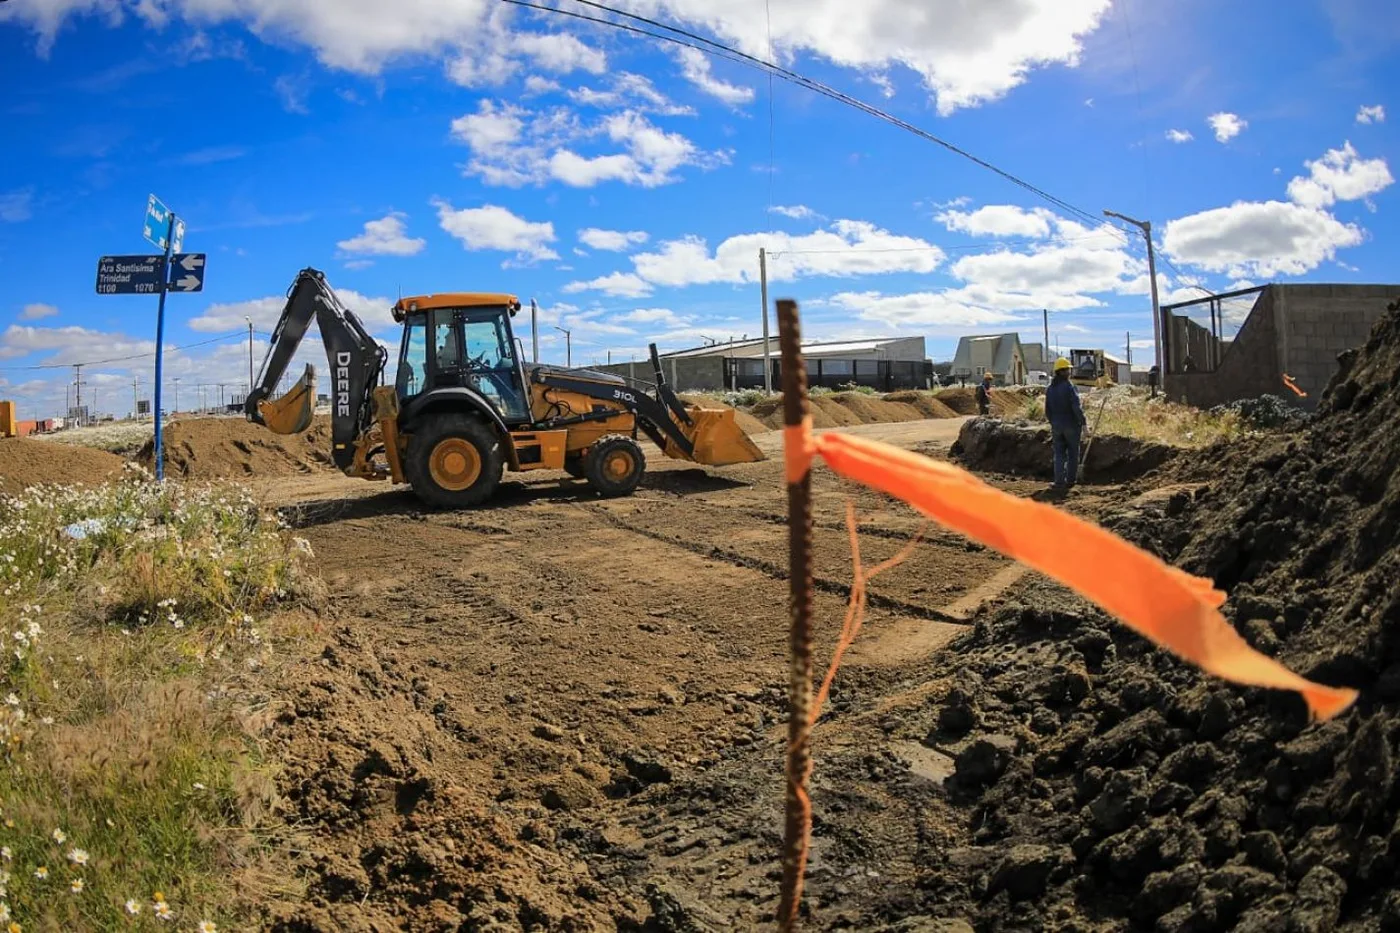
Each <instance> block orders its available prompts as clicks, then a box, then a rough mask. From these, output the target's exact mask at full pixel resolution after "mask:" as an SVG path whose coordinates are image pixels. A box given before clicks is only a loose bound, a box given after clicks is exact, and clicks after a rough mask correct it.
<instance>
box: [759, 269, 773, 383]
mask: <svg viewBox="0 0 1400 933" xmlns="http://www.w3.org/2000/svg"><path fill="white" fill-rule="evenodd" d="M758 282H759V291H760V294H761V295H762V299H763V391H764V392H772V391H773V361H772V360H771V359H770V358H769V356H768V251H767V250H766V249H764V248H763V247H762V246H760V247H759V248H758Z"/></svg>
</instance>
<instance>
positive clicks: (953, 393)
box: [935, 388, 1034, 418]
mask: <svg viewBox="0 0 1400 933" xmlns="http://www.w3.org/2000/svg"><path fill="white" fill-rule="evenodd" d="M1033 395H1034V393H1032V392H1030V391H1029V390H1025V389H993V390H992V414H993V415H995V416H997V417H998V418H1007V417H1014V416H1016V415H1020V414H1021V413H1022V412H1024V411H1025V410H1026V400H1027V399H1029V398H1032V397H1033ZM935 397H936V398H937V399H938V401H940V402H942V403H943V404H944V405H947V406H948V407H949V408H951V409H952V410H953V411H954V412H956V413H957V414H959V415H975V414H977V389H976V388H966V389H963V388H957V389H944V390H942V391H941V392H939V393H938V394H937V396H935Z"/></svg>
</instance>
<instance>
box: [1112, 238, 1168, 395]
mask: <svg viewBox="0 0 1400 933" xmlns="http://www.w3.org/2000/svg"><path fill="white" fill-rule="evenodd" d="M1104 216H1106V217H1117V218H1118V219H1119V220H1121V221H1123V222H1124V223H1130V224H1132V225H1133V226H1134V227H1137V228H1138V229H1139V230H1141V231H1142V236H1143V239H1145V240H1147V278H1148V279H1149V281H1150V282H1151V285H1152V345H1153V347H1155V348H1156V359H1155V361H1154V362H1155V363H1156V365H1157V381H1158V383H1159V384H1160V385H1161V387H1162V391H1163V392H1165V391H1166V388H1167V370H1166V367H1165V366H1163V365H1162V306H1161V305H1160V304H1159V303H1158V301H1157V256H1156V254H1155V253H1154V252H1153V249H1152V223H1151V221H1147V220H1134V219H1133V218H1131V217H1125V216H1123V215H1122V214H1118V213H1115V212H1114V211H1108V210H1106V211H1104Z"/></svg>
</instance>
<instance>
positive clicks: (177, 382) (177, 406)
mask: <svg viewBox="0 0 1400 933" xmlns="http://www.w3.org/2000/svg"><path fill="white" fill-rule="evenodd" d="M179 410H180V377H179V376H176V377H175V408H174V409H173V411H176V412H178V411H179Z"/></svg>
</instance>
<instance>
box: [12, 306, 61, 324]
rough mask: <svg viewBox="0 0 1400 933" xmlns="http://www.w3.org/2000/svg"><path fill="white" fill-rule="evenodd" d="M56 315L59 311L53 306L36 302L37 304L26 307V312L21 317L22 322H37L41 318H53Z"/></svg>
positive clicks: (20, 314)
mask: <svg viewBox="0 0 1400 933" xmlns="http://www.w3.org/2000/svg"><path fill="white" fill-rule="evenodd" d="M56 314H58V309H57V308H55V307H54V306H53V305H46V304H41V303H37V302H36V303H35V304H29V305H25V306H24V310H23V311H21V312H20V313H19V317H20V320H22V321H37V320H39V319H40V318H45V317H53V316H54V315H56Z"/></svg>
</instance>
